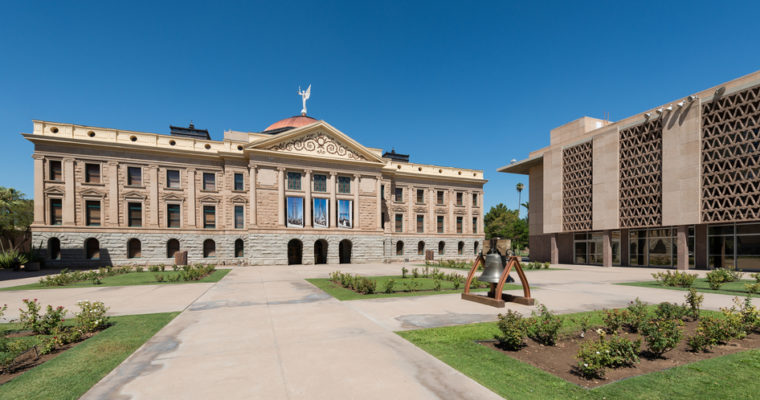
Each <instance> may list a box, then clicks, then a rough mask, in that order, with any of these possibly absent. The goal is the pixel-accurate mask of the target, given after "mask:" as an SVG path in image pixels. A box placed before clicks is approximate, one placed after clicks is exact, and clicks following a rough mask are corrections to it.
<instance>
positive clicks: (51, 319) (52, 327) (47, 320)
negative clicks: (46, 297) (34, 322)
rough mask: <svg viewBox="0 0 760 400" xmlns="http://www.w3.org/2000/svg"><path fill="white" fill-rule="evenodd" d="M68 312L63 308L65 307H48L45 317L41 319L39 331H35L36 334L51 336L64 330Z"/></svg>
mask: <svg viewBox="0 0 760 400" xmlns="http://www.w3.org/2000/svg"><path fill="white" fill-rule="evenodd" d="M66 312H67V311H66V309H65V308H63V306H58V307H56V308H53V306H51V305H48V306H47V311H46V312H45V315H43V316H42V318H40V323H39V329H38V330H37V331H35V333H41V334H43V335H49V334H51V333H52V332H54V331H56V330H60V329H61V328H62V325H63V321H64V317H65V316H66Z"/></svg>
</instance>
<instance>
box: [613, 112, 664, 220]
mask: <svg viewBox="0 0 760 400" xmlns="http://www.w3.org/2000/svg"><path fill="white" fill-rule="evenodd" d="M660 225H662V118H657V119H655V120H653V121H648V122H645V123H643V124H640V125H637V126H633V127H630V128H627V129H622V130H621V131H620V227H621V228H644V227H651V226H660Z"/></svg>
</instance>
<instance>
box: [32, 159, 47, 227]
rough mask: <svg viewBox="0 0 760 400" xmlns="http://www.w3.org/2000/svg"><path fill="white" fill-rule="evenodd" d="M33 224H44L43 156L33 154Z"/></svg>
mask: <svg viewBox="0 0 760 400" xmlns="http://www.w3.org/2000/svg"><path fill="white" fill-rule="evenodd" d="M32 158H33V159H34V224H35V225H44V224H45V157H43V156H42V155H40V154H34V155H33V156H32Z"/></svg>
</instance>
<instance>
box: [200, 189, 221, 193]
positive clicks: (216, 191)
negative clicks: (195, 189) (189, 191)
mask: <svg viewBox="0 0 760 400" xmlns="http://www.w3.org/2000/svg"><path fill="white" fill-rule="evenodd" d="M200 192H201V193H219V191H218V190H216V189H201V190H200Z"/></svg>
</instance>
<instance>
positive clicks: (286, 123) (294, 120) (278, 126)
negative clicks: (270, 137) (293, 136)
mask: <svg viewBox="0 0 760 400" xmlns="http://www.w3.org/2000/svg"><path fill="white" fill-rule="evenodd" d="M315 122H317V120H316V119H314V118H312V117H307V116H305V115H296V116H295V117H290V118H285V119H281V120H279V121H277V122H275V123H273V124H272V125H269V127H268V128H267V129H264V132H269V131H274V130H287V129H293V128H300V127H302V126H306V125H311V124H313V123H315Z"/></svg>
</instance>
